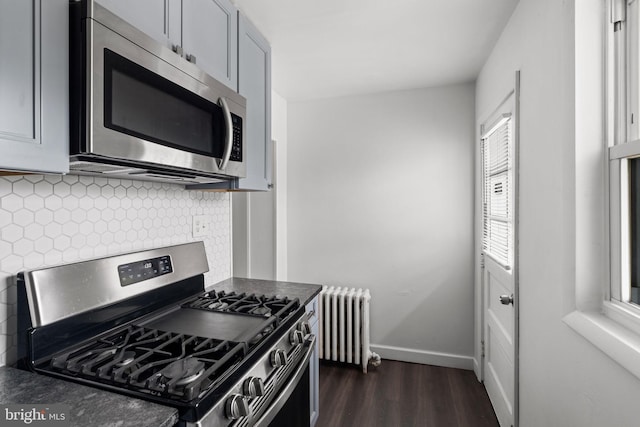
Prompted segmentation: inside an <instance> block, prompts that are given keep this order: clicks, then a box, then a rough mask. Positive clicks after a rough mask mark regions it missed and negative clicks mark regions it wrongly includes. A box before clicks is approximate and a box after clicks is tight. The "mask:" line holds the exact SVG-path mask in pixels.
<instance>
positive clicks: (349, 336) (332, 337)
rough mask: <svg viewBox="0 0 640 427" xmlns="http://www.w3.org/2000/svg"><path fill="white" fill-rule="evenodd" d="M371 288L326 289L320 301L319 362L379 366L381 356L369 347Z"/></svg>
mask: <svg viewBox="0 0 640 427" xmlns="http://www.w3.org/2000/svg"><path fill="white" fill-rule="evenodd" d="M370 300H371V294H370V293H369V290H368V289H364V290H363V289H358V290H356V289H354V288H351V289H349V288H341V287H334V286H330V287H327V286H323V287H322V292H321V293H320V297H319V298H318V312H319V313H320V315H319V318H318V319H319V321H318V336H319V342H320V344H319V352H318V353H319V357H320V359H325V360H333V361H336V362H346V363H354V364H356V365H362V372H364V373H365V374H366V373H367V365H368V364H369V360H371V361H372V364H373V365H374V366H378V365H379V364H380V356H378V355H377V354H376V353H373V352H372V351H371V349H370V348H369V301H370Z"/></svg>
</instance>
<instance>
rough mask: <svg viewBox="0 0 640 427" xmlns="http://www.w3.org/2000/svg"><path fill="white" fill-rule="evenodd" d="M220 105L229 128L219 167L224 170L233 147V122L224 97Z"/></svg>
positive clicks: (219, 102)
mask: <svg viewBox="0 0 640 427" xmlns="http://www.w3.org/2000/svg"><path fill="white" fill-rule="evenodd" d="M218 105H220V106H221V107H222V112H223V113H224V121H225V123H226V126H227V137H226V138H225V145H224V153H223V155H222V159H221V160H220V165H219V166H218V167H219V168H220V170H224V169H225V168H226V167H227V163H229V158H230V157H231V148H232V147H233V122H232V121H231V111H229V106H228V105H227V101H226V100H225V99H224V98H223V97H220V99H218Z"/></svg>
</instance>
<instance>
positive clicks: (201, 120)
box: [70, 0, 246, 183]
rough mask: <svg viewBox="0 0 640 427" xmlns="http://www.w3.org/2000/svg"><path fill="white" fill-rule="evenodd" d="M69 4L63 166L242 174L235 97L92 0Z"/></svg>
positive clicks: (239, 101) (158, 173)
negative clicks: (67, 160)
mask: <svg viewBox="0 0 640 427" xmlns="http://www.w3.org/2000/svg"><path fill="white" fill-rule="evenodd" d="M70 10H71V19H70V26H71V27H70V41H71V55H70V57H71V70H72V74H71V117H72V120H71V125H72V141H71V147H70V148H71V153H70V154H71V169H72V170H74V171H76V172H87V173H92V174H106V175H111V176H122V175H131V178H135V177H136V176H137V177H138V178H141V179H144V178H154V177H155V178H158V180H161V179H160V178H162V177H165V178H166V179H167V180H169V181H171V180H176V179H177V180H185V181H186V182H193V183H203V182H216V181H219V180H220V179H228V178H234V177H243V176H245V172H246V164H245V157H246V153H245V152H244V147H243V146H244V144H243V136H244V134H245V132H244V127H245V119H246V117H245V116H246V101H245V99H244V98H243V97H242V96H240V95H239V94H237V93H236V92H234V91H233V90H231V89H230V88H228V87H226V86H225V85H224V84H222V83H220V82H218V81H216V80H215V79H214V78H213V77H211V76H209V75H207V74H206V73H204V72H203V71H201V70H200V69H199V68H197V67H196V66H195V65H194V64H192V63H190V62H188V61H187V60H185V59H183V58H182V57H180V56H179V55H177V54H175V53H173V52H172V51H171V50H170V49H168V48H166V47H165V46H162V45H161V44H160V43H158V42H156V41H155V40H153V39H151V38H150V37H148V36H147V35H145V34H144V33H142V32H140V31H139V30H137V29H136V28H134V27H132V26H131V25H129V24H128V23H127V22H125V21H123V20H122V19H120V18H118V17H117V16H115V15H113V14H112V13H110V12H109V11H108V10H107V9H105V8H103V7H102V6H100V5H99V4H96V3H94V2H93V1H92V0H83V1H81V2H72V3H71V7H70Z"/></svg>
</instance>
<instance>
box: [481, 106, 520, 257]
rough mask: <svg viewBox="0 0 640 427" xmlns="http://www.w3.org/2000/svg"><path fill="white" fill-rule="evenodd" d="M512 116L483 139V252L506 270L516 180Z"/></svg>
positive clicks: (511, 246)
mask: <svg viewBox="0 0 640 427" xmlns="http://www.w3.org/2000/svg"><path fill="white" fill-rule="evenodd" d="M511 122H512V121H511V115H504V116H502V118H501V119H500V120H499V121H498V122H497V123H496V124H495V125H494V126H492V127H491V129H490V130H489V131H488V132H487V133H486V134H485V135H484V136H483V137H482V176H483V238H482V249H483V250H484V252H485V253H486V254H488V255H489V256H491V257H492V258H493V259H494V260H495V261H497V262H498V263H500V264H501V265H502V266H503V267H505V268H506V269H510V268H511V264H512V262H513V218H512V217H513V203H512V199H513V190H512V187H513V178H512V154H511V153H512V149H511V146H512V130H511V126H512V125H511Z"/></svg>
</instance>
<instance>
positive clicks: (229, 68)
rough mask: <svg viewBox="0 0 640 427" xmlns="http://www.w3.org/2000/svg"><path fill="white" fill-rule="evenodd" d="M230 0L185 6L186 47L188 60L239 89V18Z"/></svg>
mask: <svg viewBox="0 0 640 427" xmlns="http://www.w3.org/2000/svg"><path fill="white" fill-rule="evenodd" d="M237 16H238V15H237V12H236V8H235V7H233V4H231V2H230V1H229V0H199V1H184V2H183V3H182V48H183V54H184V57H185V58H186V59H187V60H188V61H190V62H195V64H196V65H197V66H198V67H199V68H200V69H202V70H203V71H204V72H205V73H207V74H209V75H211V76H213V77H214V78H215V79H216V80H219V81H220V82H222V83H224V84H226V85H227V86H229V87H230V88H231V89H233V90H235V91H237V90H238V68H237V67H238V18H237Z"/></svg>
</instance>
